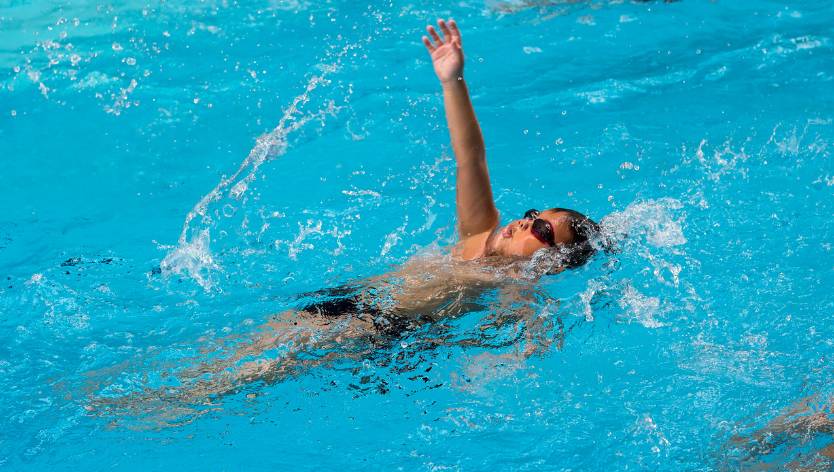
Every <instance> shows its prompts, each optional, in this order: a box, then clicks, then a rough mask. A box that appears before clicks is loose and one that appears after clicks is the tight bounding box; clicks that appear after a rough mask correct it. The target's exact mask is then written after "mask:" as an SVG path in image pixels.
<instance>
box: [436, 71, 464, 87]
mask: <svg viewBox="0 0 834 472" xmlns="http://www.w3.org/2000/svg"><path fill="white" fill-rule="evenodd" d="M465 84H466V83H465V82H464V80H463V74H460V75H458V76H456V77H453V78H451V79H446V80H442V79H441V80H440V85H441V86H442V87H443V88H444V89H446V88H457V87H460V86H462V85H465Z"/></svg>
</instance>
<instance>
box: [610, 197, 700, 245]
mask: <svg viewBox="0 0 834 472" xmlns="http://www.w3.org/2000/svg"><path fill="white" fill-rule="evenodd" d="M682 207H683V204H682V203H681V202H680V201H679V200H676V199H674V198H668V197H667V198H660V199H656V200H646V201H641V202H635V203H632V204H630V205H629V206H628V207H626V209H625V210H623V211H621V212H615V213H611V214H610V215H608V216H606V217H605V218H603V220H602V221H601V223H600V227H601V228H602V232H603V235H604V237H605V238H607V239H610V240H612V241H616V242H622V241H626V240H631V241H633V240H634V238H635V237H643V238H645V240H646V242H647V243H648V244H650V245H652V246H654V247H672V246H680V245H683V244H686V237H684V235H683V229H682V226H681V222H682V220H683V218H682V217H681V218H677V219H676V218H675V217H674V216H673V212H674V211H675V210H680V209H681V208H682Z"/></svg>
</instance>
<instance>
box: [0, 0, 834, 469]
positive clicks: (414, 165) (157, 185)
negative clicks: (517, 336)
mask: <svg viewBox="0 0 834 472" xmlns="http://www.w3.org/2000/svg"><path fill="white" fill-rule="evenodd" d="M439 16H443V17H448V16H453V17H455V18H456V19H457V20H458V22H459V24H460V26H461V29H462V30H463V33H464V49H465V52H466V56H467V62H466V70H465V74H466V77H467V81H468V83H469V86H470V89H471V91H472V95H473V102H474V104H475V107H476V110H477V113H478V116H479V118H480V120H481V125H482V128H483V131H484V135H485V138H486V142H487V154H488V159H489V164H490V171H491V176H492V181H493V189H494V193H495V197H496V200H497V203H498V206H499V209H500V210H501V212H502V216H503V219H504V220H505V221H509V220H510V219H511V218H515V217H517V216H518V215H520V214H521V213H523V211H525V210H527V209H528V208H531V207H540V208H541V207H547V206H563V207H571V208H576V209H578V210H580V211H583V212H585V213H587V214H588V215H590V216H592V217H593V218H595V219H598V220H603V222H605V223H606V225H607V226H608V227H609V228H612V231H614V232H616V233H617V234H619V235H621V236H622V242H621V252H620V253H619V254H615V255H607V256H606V255H601V256H599V257H597V258H596V259H594V260H593V261H592V262H591V263H590V264H588V265H587V266H586V267H584V268H582V269H580V270H576V271H568V272H565V273H563V274H560V275H558V276H555V277H549V278H547V279H546V280H545V281H543V282H542V287H543V289H544V290H546V291H547V293H548V294H549V295H550V297H551V298H552V300H558V301H559V302H558V306H556V307H554V304H553V303H547V304H542V305H541V306H540V307H538V309H539V312H540V316H543V317H548V316H551V317H552V316H556V314H557V313H558V316H560V317H561V318H562V320H564V321H565V323H566V325H568V326H572V329H571V331H570V332H569V333H568V334H567V336H566V338H565V342H564V347H563V348H562V349H552V350H551V351H549V352H547V353H545V354H543V355H538V356H533V357H531V358H529V359H523V360H519V359H518V358H517V357H513V356H512V355H511V354H512V353H514V352H515V351H517V350H518V348H517V347H515V346H512V345H511V346H502V347H492V348H490V347H479V348H463V347H460V346H441V347H439V348H437V349H434V350H430V351H426V352H414V351H413V350H410V349H409V346H410V343H413V342H414V341H415V340H416V339H413V338H410V339H404V340H403V342H402V343H401V344H400V345H399V346H394V347H392V348H391V351H390V353H387V354H386V355H388V356H389V357H390V358H392V359H396V358H397V356H399V355H401V354H402V355H403V356H404V357H405V359H406V361H404V362H406V363H409V362H410V363H412V364H414V365H415V367H414V371H407V372H403V373H398V372H396V371H393V370H392V369H391V368H388V367H381V366H379V365H376V364H374V363H370V362H366V363H357V362H353V363H351V362H345V363H342V364H339V365H337V366H333V367H332V368H321V369H316V370H313V371H311V372H308V373H306V374H305V375H302V376H299V377H297V378H293V379H291V380H287V381H285V382H282V383H278V384H275V385H270V386H263V385H260V386H259V385H254V386H252V387H251V392H241V393H239V394H237V395H234V396H232V397H229V398H226V399H224V400H223V401H222V402H220V404H218V405H217V408H216V409H214V410H212V411H209V412H207V413H206V414H205V415H203V416H201V417H199V418H197V419H195V420H194V421H191V422H186V424H184V425H180V426H175V427H163V428H151V429H148V428H143V427H131V422H130V419H127V420H126V421H120V422H118V423H117V422H115V421H113V420H111V419H108V418H102V417H99V416H95V415H90V414H88V412H87V411H86V410H85V408H84V405H85V404H86V403H85V402H87V401H88V397H87V395H89V394H90V392H91V391H92V392H95V393H101V392H106V391H107V388H108V386H112V385H113V384H117V385H121V386H123V387H126V388H130V387H136V386H141V385H145V384H148V383H150V384H153V383H154V382H155V381H154V376H156V375H158V374H159V373H160V372H162V371H165V369H170V368H171V367H170V366H171V364H177V363H178V362H180V361H179V360H180V359H185V360H184V361H182V362H186V363H187V362H189V361H188V359H192V361H193V359H194V358H199V357H200V356H201V352H202V351H200V349H201V347H206V346H209V347H210V346H214V345H215V343H217V342H218V341H216V340H218V339H221V338H223V337H228V336H233V335H236V334H240V335H245V334H246V333H250V332H251V331H252V330H253V329H254V327H255V326H257V325H258V324H260V323H262V322H264V321H266V320H267V319H268V318H269V315H270V314H271V313H275V312H277V311H280V310H282V309H284V308H286V307H287V306H289V304H290V303H291V301H292V299H293V297H294V295H295V294H298V293H301V292H304V291H308V290H315V289H319V288H322V287H327V286H333V285H336V284H338V283H342V282H345V281H347V280H350V279H353V278H357V277H363V276H368V275H373V274H379V273H382V272H384V271H386V270H389V269H390V268H392V267H394V266H396V265H397V264H400V263H402V262H404V261H405V260H407V259H408V258H409V257H410V256H412V255H414V254H417V253H420V252H421V251H424V250H427V249H426V248H431V247H434V246H437V245H440V246H443V245H447V244H449V243H451V242H453V241H454V237H455V235H454V177H453V175H454V161H453V160H452V159H451V155H450V152H451V151H450V148H449V145H448V135H447V133H446V130H445V121H444V116H443V111H442V99H441V95H440V90H439V87H438V84H437V81H436V79H435V77H434V75H433V72H432V70H431V65H430V62H429V60H428V57H427V55H426V53H425V51H424V50H423V47H422V45H421V44H420V42H419V37H420V36H421V35H422V34H423V28H424V25H425V24H426V23H428V22H431V21H433V20H434V19H436V18H437V17H439ZM832 24H834V7H832V4H831V2H828V1H805V2H776V1H764V0H756V1H745V2H725V1H718V2H698V1H681V2H675V3H661V2H648V3H632V2H627V1H626V2H613V1H612V2H606V1H599V2H580V3H575V4H574V3H571V4H558V3H555V4H553V5H542V6H536V7H531V8H521V3H520V2H511V3H502V2H496V1H489V2H480V1H477V2H462V3H455V4H446V5H443V6H439V7H438V6H437V5H436V4H434V2H426V3H422V4H417V3H408V2H393V1H392V2H374V3H372V4H358V3H356V2H344V1H331V2H307V1H303V0H299V1H294V2H290V1H272V2H240V3H237V2H202V3H199V4H197V3H196V2H165V3H161V4H160V3H156V2H148V3H145V2H130V1H122V2H114V3H111V4H109V5H98V4H97V3H96V2H85V1H78V2H72V3H71V4H65V5H63V6H60V5H57V4H55V3H53V2H2V3H0V179H2V180H0V182H1V183H2V198H1V199H0V202H2V206H0V210H2V211H0V276H2V282H3V283H2V286H0V391H2V392H3V396H2V398H3V400H2V402H0V426H2V427H0V467H4V468H7V469H9V470H21V469H27V470H49V469H51V470H59V469H72V470H107V469H117V470H131V469H143V470H147V469H150V470H162V469H165V470H170V469H174V468H180V469H184V470H196V469H206V468H208V469H210V470H240V469H243V468H252V469H274V470H284V469H289V468H293V469H302V470H308V469H309V470H313V469H315V470H331V469H334V468H336V467H339V468H340V469H343V470H379V469H383V470H486V469H494V470H625V469H630V470H633V469H637V470H644V469H649V470H715V469H719V468H721V467H722V464H727V463H732V460H733V458H732V457H730V458H729V459H728V457H727V456H728V454H729V455H730V456H732V453H727V441H728V440H729V439H730V437H731V436H732V435H734V434H739V433H745V432H749V431H751V430H753V429H755V428H757V427H761V426H763V425H765V424H766V423H767V422H768V420H769V419H771V418H773V417H774V416H776V415H777V414H778V412H779V411H780V410H781V409H782V408H785V407H787V406H789V405H791V404H792V403H793V402H794V401H796V400H798V399H800V398H802V397H805V396H808V395H813V394H821V395H823V397H825V396H827V395H829V394H831V393H832V392H831V391H830V385H831V383H832V380H834V379H833V378H832V370H831V368H830V360H831V356H832V354H834V346H832V341H831V340H832V339H834V323H832V321H834V295H832V292H831V287H832V286H834V253H832V249H833V248H832V244H834V223H832V221H834V220H832V217H834V198H832V197H834V163H832V158H831V153H832V144H833V143H834V121H832V120H834V116H833V115H832V110H834V87H832V85H833V84H832V74H834V63H833V62H832V59H831V58H832V48H833V47H834V45H833V44H832V36H834V27H832ZM308 88H309V89H310V90H309V91H308V92H306V91H307V89H308ZM299 97H301V100H299V101H298V102H297V104H298V112H297V113H292V112H289V113H288V109H289V107H290V106H291V104H292V103H293V102H294V101H295V100H296V99H298V98H299ZM282 116H288V117H289V118H288V121H286V122H285V123H288V125H287V126H285V127H284V128H279V129H278V130H277V131H275V129H276V126H278V125H279V122H280V120H281V118H282ZM305 120H306V121H305ZM300 122H304V123H303V125H301V126H300V127H298V129H294V130H290V129H289V127H291V126H292V123H300ZM263 135H266V136H267V141H266V142H268V144H269V146H267V147H265V148H263V149H261V150H263V151H264V152H263V153H260V154H259V152H254V153H253V154H250V152H251V151H253V148H254V149H255V151H258V150H259V149H260V148H258V147H257V146H256V138H258V137H259V136H263ZM267 148H268V149H267ZM267 151H268V152H267ZM250 155H255V157H256V158H258V159H256V161H257V165H253V164H251V163H250V164H249V165H248V166H246V165H244V173H243V175H244V176H245V175H248V174H247V173H248V172H249V171H253V174H252V176H253V178H252V180H251V181H247V186H246V189H245V191H243V192H242V193H241V195H240V197H239V198H233V197H229V196H223V197H222V198H221V199H219V200H218V201H213V202H210V203H209V205H208V206H207V211H206V214H207V215H208V216H209V217H210V219H205V218H199V217H198V218H195V219H193V220H191V221H190V222H189V224H188V225H187V227H186V228H185V230H184V231H183V226H184V223H185V221H184V220H185V219H186V215H187V214H188V213H189V211H191V210H192V209H193V208H194V207H195V205H197V204H198V202H199V201H200V200H201V198H203V197H204V196H205V195H207V194H208V193H209V192H210V191H211V189H212V188H215V186H217V185H218V183H219V182H221V181H222V179H223V178H224V176H229V175H232V174H233V173H234V172H235V171H236V170H237V169H238V167H239V166H241V163H244V164H245V161H244V160H245V159H246V158H247V156H250ZM226 190H228V189H226ZM224 195H226V194H224ZM181 233H182V235H183V239H182V242H180V241H179V238H180V236H181ZM166 258H167V259H166ZM166 262H168V264H166ZM62 264H63V265H62ZM157 268H159V269H161V270H157ZM157 272H159V273H157ZM483 316H484V313H473V314H471V315H470V316H467V317H464V318H463V319H461V320H457V321H456V322H455V323H456V324H455V325H454V326H455V329H457V330H458V331H459V332H460V333H466V332H469V331H471V330H477V327H478V323H479V320H480V319H481V318H483ZM428 367H432V368H431V369H430V370H428V371H426V370H427V369H428ZM102 369H103V370H102ZM90 372H98V374H90ZM416 373H419V374H420V375H419V376H418V375H417V374H416ZM364 377H368V378H370V379H371V381H370V383H369V384H367V386H366V384H362V383H361V379H362V378H364ZM149 378H150V380H149ZM381 382H384V385H387V390H388V391H387V393H381V392H380V391H379V389H378V388H377V387H378V386H379V385H381ZM91 384H92V385H91ZM351 385H353V386H359V388H353V387H351ZM247 393H254V394H255V395H254V398H253V396H252V395H250V396H249V397H247ZM133 426H138V425H136V424H134V425H133ZM819 441H823V444H824V443H825V441H830V438H828V437H825V436H822V437H821V438H820V439H819ZM797 447H798V448H800V449H801V450H805V449H807V448H808V447H810V446H807V445H804V446H797ZM803 448H805V449H803ZM800 452H801V451H800ZM787 454H788V456H790V457H793V456H795V454H798V452H797V451H789V452H788V453H787ZM728 461H729V462H728Z"/></svg>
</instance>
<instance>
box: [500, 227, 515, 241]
mask: <svg viewBox="0 0 834 472" xmlns="http://www.w3.org/2000/svg"><path fill="white" fill-rule="evenodd" d="M501 237H502V238H511V237H513V228H512V225H507V226H505V227H504V229H503V230H501Z"/></svg>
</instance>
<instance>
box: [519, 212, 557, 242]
mask: <svg viewBox="0 0 834 472" xmlns="http://www.w3.org/2000/svg"><path fill="white" fill-rule="evenodd" d="M540 214H541V212H540V211H539V210H527V211H526V212H524V219H525V220H533V224H532V225H531V226H530V233H532V234H533V236H535V237H536V239H538V240H539V241H541V242H542V243H544V244H547V245H548V246H555V245H556V238H555V235H554V234H553V226H552V225H551V224H550V222H549V221H547V220H543V219H541V218H539V215H540Z"/></svg>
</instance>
